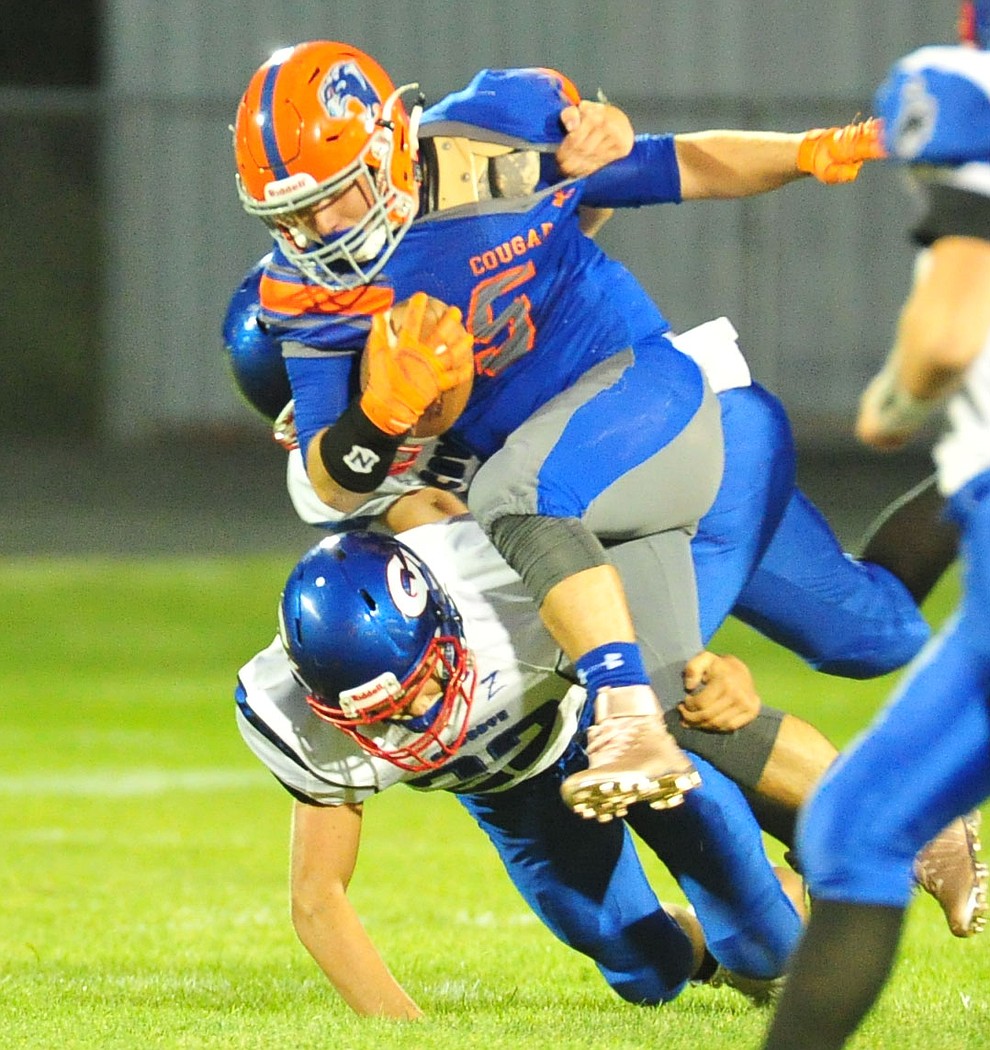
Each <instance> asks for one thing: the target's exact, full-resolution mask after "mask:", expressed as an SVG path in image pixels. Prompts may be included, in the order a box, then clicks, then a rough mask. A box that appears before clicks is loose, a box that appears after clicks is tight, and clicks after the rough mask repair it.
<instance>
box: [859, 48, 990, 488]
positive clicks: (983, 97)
mask: <svg viewBox="0 0 990 1050" xmlns="http://www.w3.org/2000/svg"><path fill="white" fill-rule="evenodd" d="M874 111H875V112H876V115H877V116H879V117H882V118H883V121H884V125H885V128H886V131H885V138H886V140H887V143H886V144H887V147H888V150H889V151H890V153H891V155H892V156H893V157H895V158H897V159H899V160H902V161H904V162H906V163H908V164H910V165H911V168H910V171H911V173H912V177H913V179H914V182H915V186H916V189H917V190H918V192H919V195H920V197H921V198H922V200H923V202H924V204H925V208H926V212H925V214H924V216H923V217H922V219H921V221H920V222H919V224H918V227H917V230H916V234H917V237H918V239H919V241H921V242H922V243H924V244H929V243H931V242H932V241H934V240H936V239H938V238H939V237H942V236H951V235H953V234H957V235H962V236H974V237H983V238H985V239H986V240H988V241H990V52H986V51H979V50H976V49H974V48H969V47H923V48H920V49H918V50H917V51H913V52H912V53H911V54H909V55H906V56H905V57H904V58H902V59H900V61H898V62H897V63H895V64H894V66H893V68H892V69H891V71H890V73H889V74H888V77H887V79H886V80H885V82H884V84H883V85H882V86H881V88H880V90H879V91H878V92H877V98H876V105H875V107H874ZM922 264H923V262H922ZM987 294H988V295H990V289H987ZM945 415H946V424H947V425H946V430H945V432H944V434H943V435H942V437H941V438H940V439H939V441H938V442H937V443H936V445H935V447H934V449H933V456H934V459H935V465H936V468H937V470H938V481H939V489H940V490H941V492H942V494H943V495H945V496H951V495H952V494H953V493H955V492H957V491H958V490H959V489H960V488H962V487H963V486H964V485H965V484H966V483H967V482H968V481H970V480H971V479H972V478H974V477H976V476H977V475H978V474H982V473H983V472H984V471H987V470H990V333H988V338H987V344H986V346H985V347H984V349H983V352H982V353H981V354H980V356H979V357H978V358H977V359H976V360H975V361H974V362H973V364H972V365H971V366H970V368H969V370H968V372H967V373H966V377H965V381H964V384H963V387H962V389H961V390H960V391H959V392H958V393H956V394H955V395H954V396H953V397H952V398H950V399H949V401H948V403H947V405H946V411H945Z"/></svg>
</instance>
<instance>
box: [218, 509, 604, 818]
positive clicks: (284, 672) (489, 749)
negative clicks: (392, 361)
mask: <svg viewBox="0 0 990 1050" xmlns="http://www.w3.org/2000/svg"><path fill="white" fill-rule="evenodd" d="M401 539H402V542H403V543H405V544H407V545H408V546H409V547H411V548H412V549H413V550H414V551H415V552H416V553H417V554H418V555H419V556H420V557H421V558H422V559H423V560H424V561H425V562H426V564H427V565H428V566H429V567H430V569H431V570H432V571H433V573H434V575H435V576H436V577H437V579H438V580H439V581H440V583H442V584H443V586H444V587H445V588H446V590H447V592H448V594H449V595H450V597H451V598H452V599H453V601H454V604H455V605H456V606H457V608H458V610H459V612H460V614H461V617H462V620H463V624H464V635H465V639H466V643H467V646H468V648H469V649H470V650H471V651H472V653H473V654H474V658H475V667H476V676H477V684H476V686H475V691H474V703H473V706H472V708H471V713H470V717H469V728H468V732H467V736H466V738H465V740H464V743H463V744H462V746H461V747H460V749H459V750H458V752H457V753H456V755H454V756H453V757H452V758H450V759H448V760H447V761H446V762H445V763H444V764H443V765H442V766H440V767H439V768H438V769H436V770H431V771H430V772H427V773H411V772H407V771H405V770H402V769H400V768H399V767H397V766H394V765H392V764H391V763H390V762H388V761H387V760H385V759H383V758H376V757H375V756H373V755H371V754H369V753H368V752H366V751H364V750H362V748H361V747H360V746H359V745H358V744H356V743H354V742H353V741H352V740H351V739H350V738H349V737H348V736H347V735H345V734H344V733H342V732H340V730H338V729H335V728H334V727H333V726H332V725H330V724H328V723H326V722H324V721H322V720H321V719H320V718H318V717H317V715H316V714H314V713H313V711H312V710H311V709H310V707H309V705H308V704H307V703H306V696H305V691H304V690H303V689H302V688H301V686H300V685H299V684H298V683H297V681H296V680H295V679H294V677H293V675H292V669H291V667H290V665H289V661H288V659H287V657H286V655H285V651H284V650H283V648H282V644H281V642H280V641H279V639H278V638H276V639H275V641H274V642H272V644H271V645H269V646H268V648H267V649H264V650H262V651H261V652H260V653H258V655H257V656H255V657H254V659H253V660H251V661H250V662H249V663H247V664H246V665H245V666H244V667H243V668H241V671H240V675H239V683H238V690H237V724H238V728H239V729H240V732H241V735H242V736H243V738H244V740H245V742H246V743H247V745H248V747H249V748H250V749H251V750H252V751H253V752H254V753H255V754H256V755H257V756H258V758H260V759H261V761H262V762H263V763H264V764H265V765H266V766H267V767H268V768H269V769H270V770H271V772H272V773H273V774H274V775H275V777H276V778H277V779H278V780H280V781H281V782H282V783H283V784H284V785H285V786H286V787H287V788H289V790H290V791H291V792H292V793H293V794H294V795H296V796H297V797H300V798H303V799H305V800H307V801H311V802H313V803H316V804H319V805H339V804H341V803H344V802H361V801H362V800H364V799H366V798H368V797H370V796H371V795H373V794H375V793H377V792H379V791H383V790H384V789H385V788H387V787H389V786H390V785H392V784H398V783H405V784H408V785H409V786H410V787H413V788H417V789H420V790H424V791H435V790H449V791H458V792H491V791H500V790H504V789H505V788H508V787H511V786H513V785H514V784H517V783H519V782H520V781H522V780H525V779H527V778H529V777H532V776H534V775H535V774H537V773H540V772H542V771H543V770H545V769H547V768H548V767H550V766H551V765H552V764H553V763H554V762H556V761H557V760H558V759H559V758H560V757H561V756H562V755H563V753H564V751H565V750H566V749H567V746H568V744H569V743H570V741H571V740H572V738H573V737H574V735H575V733H576V731H577V726H578V718H579V716H580V712H581V709H582V707H583V705H584V701H585V693H584V690H583V689H581V688H579V687H577V686H571V685H570V683H569V682H568V681H566V680H565V679H563V678H561V677H560V676H559V675H558V674H557V673H556V669H557V667H558V665H559V663H560V662H561V656H560V651H559V649H558V648H557V646H556V643H555V642H554V641H553V639H552V638H551V637H550V635H549V634H548V633H547V631H546V629H545V628H544V627H543V624H542V622H541V620H540V618H539V614H538V612H537V609H536V606H535V604H534V603H533V601H532V600H531V599H530V598H529V597H528V596H527V594H526V592H525V589H524V588H523V586H522V582H521V581H520V579H519V577H518V576H517V575H516V574H515V573H514V572H513V571H512V569H510V568H509V567H508V566H507V565H506V564H505V562H504V561H503V560H502V558H501V557H500V556H499V555H498V553H497V552H496V551H495V549H494V548H493V547H492V545H491V544H490V543H489V541H488V540H487V538H486V537H485V535H484V533H483V532H482V531H481V529H480V527H479V526H478V525H477V523H476V522H475V521H474V520H473V519H471V518H468V517H464V518H459V519H456V520H452V521H444V522H439V523H435V524H430V525H423V526H420V527H419V528H416V529H411V530H409V531H408V532H405V533H403V534H402V537H401ZM372 728H373V727H368V729H369V733H370V730H371V729H372ZM374 739H375V740H377V741H379V742H382V741H385V742H387V744H388V746H390V747H395V746H397V745H398V746H401V745H402V744H406V743H409V742H410V740H412V739H414V734H412V733H411V732H410V731H409V730H408V729H405V728H403V727H402V725H401V723H398V722H392V723H388V724H387V728H386V730H385V733H384V734H379V735H375V736H374Z"/></svg>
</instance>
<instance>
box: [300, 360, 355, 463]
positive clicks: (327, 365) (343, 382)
mask: <svg viewBox="0 0 990 1050" xmlns="http://www.w3.org/2000/svg"><path fill="white" fill-rule="evenodd" d="M283 353H284V355H285V364H286V368H287V370H288V373H289V380H290V382H291V384H292V396H293V399H294V401H295V408H296V430H297V431H298V434H299V447H300V448H301V449H302V450H303V453H304V456H305V451H306V449H308V448H309V443H310V442H311V441H312V440H313V437H314V435H315V434H316V433H317V432H318V431H320V430H322V429H323V428H324V427H328V426H330V425H331V424H332V423H335V422H336V421H337V420H338V419H339V418H340V417H341V415H343V412H344V409H345V408H347V406H348V405H349V404H350V403H351V401H352V400H353V399H354V398H355V397H356V396H357V392H358V391H357V379H356V375H357V367H356V366H357V361H358V358H359V354H358V352H357V351H355V352H354V353H335V354H325V353H320V352H319V351H309V352H307V348H306V347H303V346H302V345H301V344H291V345H289V346H285V347H283Z"/></svg>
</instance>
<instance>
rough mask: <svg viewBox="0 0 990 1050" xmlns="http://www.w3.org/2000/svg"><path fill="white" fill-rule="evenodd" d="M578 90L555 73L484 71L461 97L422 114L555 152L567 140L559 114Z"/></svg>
mask: <svg viewBox="0 0 990 1050" xmlns="http://www.w3.org/2000/svg"><path fill="white" fill-rule="evenodd" d="M578 101H579V96H578V93H577V90H576V89H575V87H574V85H573V84H572V83H571V82H570V81H569V80H568V79H567V78H566V77H565V76H563V75H562V74H560V73H556V72H554V71H553V70H552V69H535V68H534V69H483V70H482V71H481V72H480V73H478V74H477V75H476V76H475V77H474V79H473V80H472V81H471V83H470V84H468V86H467V87H466V88H464V89H463V91H457V92H454V94H452V95H447V96H446V97H445V98H442V99H441V100H440V101H439V102H438V103H437V104H436V105H435V106H430V108H429V109H427V110H426V111H425V112H424V113H423V119H422V122H421V124H420V126H421V128H422V129H423V130H424V131H427V130H428V129H429V126H430V125H431V124H460V125H467V126H470V127H476V128H484V129H485V130H487V131H493V132H496V133H497V134H498V135H500V136H502V137H504V138H506V139H511V140H514V141H517V142H520V143H528V144H531V145H537V146H556V145H558V144H559V143H560V141H561V140H562V139H563V137H564V129H563V126H562V125H561V123H560V111H561V110H562V109H564V108H565V107H566V106H569V105H572V104H576V103H577V102H578Z"/></svg>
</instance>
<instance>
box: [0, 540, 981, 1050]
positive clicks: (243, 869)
mask: <svg viewBox="0 0 990 1050" xmlns="http://www.w3.org/2000/svg"><path fill="white" fill-rule="evenodd" d="M290 567H291V565H290V561H289V559H286V558H276V557H270V556H266V557H258V558H253V559H241V560H237V561H223V560H210V559H186V560H181V559H175V560H167V561H108V560H93V559H88V560H86V561H72V560H0V622H2V624H3V646H2V651H0V711H2V722H0V726H2V732H3V738H2V745H0V746H2V755H3V759H2V763H0V1021H2V1028H0V1031H2V1033H3V1045H4V1046H6V1047H10V1048H18V1050H19V1048H43V1050H61V1048H84V1050H97V1048H99V1050H111V1048H113V1050H116V1048H127V1050H130V1048H137V1047H140V1048H159V1047H161V1048H172V1047H176V1048H178V1047H183V1048H201V1047H202V1048H218V1050H219V1048H235V1047H237V1048H247V1047H251V1048H255V1047H257V1048H261V1047H265V1048H269V1047H272V1048H274V1047H286V1048H293V1050H303V1048H309V1047H313V1048H321V1050H322V1048H333V1050H365V1048H370V1047H388V1048H395V1047H410V1048H416V1050H421V1048H423V1050H428V1048H434V1047H436V1048H440V1047H443V1048H455V1047H456V1048H458V1050H460V1048H469V1047H484V1048H486V1050H502V1048H512V1050H526V1048H529V1047H533V1048H537V1047H539V1048H541V1050H542V1048H544V1047H547V1046H552V1047H554V1048H555V1050H563V1048H572V1047H574V1048H578V1047H580V1048H584V1047H594V1048H604V1050H608V1048H630V1050H632V1048H635V1050H643V1048H648V1047H657V1048H663V1050H715V1048H726V1050H734V1048H755V1047H756V1046H757V1045H758V1043H759V1039H760V1034H761V1033H762V1031H763V1028H764V1025H765V1023H766V1015H765V1014H764V1013H761V1012H760V1011H758V1010H756V1009H754V1008H752V1007H750V1006H749V1005H748V1003H747V1002H746V1001H745V1000H743V999H742V998H741V997H739V996H738V995H737V994H736V993H734V992H732V991H730V990H728V989H717V990H716V989H709V988H690V989H688V990H687V991H686V992H685V993H684V994H683V995H682V996H681V997H680V998H679V999H678V1000H677V1001H675V1002H674V1003H673V1004H671V1005H669V1006H667V1007H665V1008H663V1009H659V1010H652V1009H640V1008H636V1007H632V1006H629V1005H627V1004H624V1003H623V1002H621V1001H620V1000H619V999H618V998H616V997H615V996H614V995H613V994H612V993H611V992H610V991H609V989H608V988H607V986H606V985H605V984H604V982H603V981H602V980H601V979H600V977H599V976H598V973H597V971H596V970H595V969H594V967H593V966H592V965H591V963H590V962H589V961H588V960H586V959H584V958H583V957H581V956H579V955H577V954H576V953H574V952H571V951H569V950H567V949H565V948H564V947H563V946H562V945H560V944H558V943H557V942H556V941H555V940H554V939H553V938H552V937H551V935H550V934H549V933H547V932H546V931H545V930H544V929H543V928H542V927H541V926H540V925H539V924H538V923H537V922H536V920H535V919H533V918H532V916H531V915H530V914H529V913H528V911H527V909H526V908H525V907H524V905H523V904H522V903H521V901H520V900H519V899H518V898H517V896H516V894H515V891H514V890H513V889H512V887H511V886H510V885H509V883H508V880H507V879H506V877H505V875H504V873H503V872H502V870H501V868H500V867H499V866H498V864H497V862H496V860H495V857H494V854H493V853H492V851H491V850H490V848H489V847H488V846H487V843H486V842H485V841H484V840H483V838H482V835H481V833H480V832H479V831H477V829H476V828H475V827H474V826H473V824H472V823H471V822H470V820H469V819H468V818H467V816H466V814H464V813H463V812H462V811H461V810H460V808H459V807H458V806H457V804H456V802H455V801H454V800H453V799H451V798H449V797H447V796H442V795H436V796H434V795H418V794H416V793H414V792H411V791H399V790H396V791H394V792H389V793H387V794H386V795H384V796H382V797H381V798H380V799H376V800H374V801H372V802H371V803H370V804H369V805H368V807H367V814H366V819H365V825H366V827H365V839H364V843H363V846H362V853H361V859H360V862H359V866H358V871H357V874H356V876H355V879H354V882H353V884H352V888H351V892H352V896H353V899H354V900H355V901H356V903H357V906H358V908H359V910H360V912H361V914H362V916H363V918H364V920H365V922H366V925H367V926H368V928H369V930H370V932H371V934H372V937H373V938H374V939H375V940H376V942H377V944H378V946H379V948H380V949H381V951H382V953H383V954H384V956H385V957H386V959H387V960H388V961H389V963H390V965H391V967H392V969H393V971H394V972H395V973H396V975H397V976H398V977H399V978H400V980H401V981H402V982H403V983H404V984H405V985H406V987H407V988H408V989H409V990H410V992H411V993H412V995H413V996H414V997H415V998H416V999H417V1001H418V1002H419V1003H420V1004H421V1005H422V1006H424V1007H425V1008H426V1010H427V1012H428V1014H429V1018H428V1019H427V1020H425V1021H423V1022H420V1023H418V1024H415V1025H412V1026H396V1025H393V1024H389V1023H387V1022H369V1021H367V1020H360V1019H357V1018H355V1017H352V1016H351V1015H350V1014H349V1013H348V1011H347V1010H346V1008H345V1007H343V1005H342V1004H341V1003H340V1002H339V1001H338V1000H337V999H336V997H335V995H334V994H333V993H332V991H331V990H330V989H329V986H327V985H326V984H325V982H324V981H323V979H322V977H321V976H320V975H319V974H318V972H317V971H316V969H315V966H314V965H313V964H312V963H311V961H310V960H309V958H308V956H307V955H306V954H305V952H304V951H303V949H302V948H301V947H300V946H299V945H298V943H297V942H296V941H295V939H294V935H293V933H292V930H291V927H290V924H289V920H288V912H287V903H286V881H287V879H286V857H287V837H288V820H287V818H288V812H289V804H288V796H286V795H285V794H284V793H283V792H282V790H281V789H280V788H279V787H278V786H277V785H276V784H275V783H274V781H273V780H272V779H271V778H270V777H269V776H268V774H267V773H266V772H265V771H264V770H262V769H261V767H260V766H259V765H258V764H257V763H256V761H255V760H254V759H253V758H252V756H250V755H249V754H248V752H247V750H246V749H245V748H244V746H243V745H242V744H241V742H240V739H239V737H238V735H237V733H236V730H235V728H234V722H233V707H232V700H231V694H232V689H233V682H234V676H235V673H236V670H237V668H238V666H239V665H240V664H241V663H243V662H244V660H246V659H247V658H248V657H249V656H250V655H252V654H253V653H254V652H255V651H256V650H257V649H259V648H260V647H261V646H262V645H264V644H266V643H267V642H268V641H269V639H270V637H271V635H272V633H273V629H274V604H275V598H276V595H277V593H278V590H279V586H280V583H281V581H282V579H283V578H284V575H285V573H286V572H287V571H288V569H289V568H290ZM954 587H955V583H954V581H951V580H950V581H948V583H947V584H946V586H944V587H943V588H942V589H941V591H940V592H939V593H938V594H937V595H936V596H935V598H934V599H933V601H932V602H931V603H930V605H929V612H930V614H931V616H932V618H933V619H934V620H938V619H940V618H941V616H942V615H943V613H944V609H945V608H946V607H947V604H948V603H949V602H951V599H952V596H953V591H954ZM714 648H716V649H723V650H731V651H735V652H737V653H738V654H739V655H741V656H743V657H744V658H745V659H746V660H748V662H749V663H750V665H751V666H752V668H753V670H754V672H755V674H756V677H757V681H758V683H759V684H760V686H761V691H762V693H763V696H764V699H765V700H767V701H768V702H774V703H778V704H779V705H780V706H783V707H786V708H788V709H789V710H793V711H794V712H795V713H798V714H802V715H806V716H809V717H811V718H812V719H813V720H814V721H815V722H816V723H817V724H818V725H819V726H820V727H821V728H822V729H823V730H824V731H825V732H826V733H827V734H828V735H829V736H831V737H832V739H833V740H835V741H836V742H837V743H842V742H844V741H846V740H848V739H849V737H850V736H851V734H852V733H854V732H855V731H856V729H858V728H859V727H860V726H861V725H862V724H863V723H864V722H865V720H866V719H867V717H868V715H869V714H870V713H871V712H872V711H873V710H874V708H875V707H876V705H877V703H878V702H879V700H880V699H881V697H882V696H883V695H884V693H885V692H886V691H887V690H888V689H889V687H890V685H891V684H892V680H891V679H887V680H884V681H881V682H872V683H848V682H842V681H839V680H836V679H829V678H825V677H822V676H817V675H815V674H813V673H811V672H810V671H808V670H807V669H805V668H804V667H803V666H802V665H801V664H799V663H798V661H796V660H795V659H794V658H793V657H790V656H789V655H788V654H785V653H782V652H781V651H780V650H777V649H774V648H773V647H771V646H770V645H768V644H766V643H763V642H762V641H761V640H760V639H759V638H758V637H757V636H756V635H754V634H753V633H752V632H750V631H748V630H746V629H744V628H740V627H738V626H731V625H730V626H729V627H727V628H726V629H725V630H724V631H723V634H722V635H721V636H720V637H719V639H717V644H716V645H715V646H714ZM770 849H771V854H772V855H773V856H775V857H777V856H779V849H778V848H777V847H776V846H775V845H772V844H771V846H770ZM647 863H648V865H649V861H647ZM649 866H650V871H651V872H653V873H655V876H656V879H655V881H656V884H657V886H658V888H659V890H660V893H661V896H663V897H665V898H666V899H671V900H678V899H681V898H680V896H679V893H678V891H677V889H676V887H675V886H674V885H673V884H672V883H671V881H670V880H669V878H668V877H667V876H666V875H665V873H664V872H663V871H662V870H660V869H659V867H658V866H657V865H656V864H655V863H654V864H653V865H649ZM988 937H990V934H985V935H984V936H983V937H982V938H977V939H975V940H974V941H968V942H960V941H957V940H956V939H954V938H953V937H951V936H950V935H949V933H948V932H947V930H946V929H945V927H944V925H943V923H942V920H941V915H940V913H939V911H938V909H937V907H936V906H935V904H934V903H933V902H932V901H931V900H930V899H929V898H927V897H919V898H918V899H917V901H916V903H915V905H914V906H913V908H912V910H911V914H910V922H909V927H908V931H907V936H906V941H905V945H904V950H903V953H902V956H901V959H900V963H899V966H898V969H897V972H896V975H895V978H894V980H893V982H892V984H891V985H890V987H889V988H888V990H887V993H886V995H885V996H884V999H883V1001H882V1003H881V1005H880V1007H879V1009H878V1011H877V1012H876V1014H875V1015H874V1017H873V1018H872V1019H871V1020H870V1021H869V1022H868V1024H867V1026H866V1027H865V1028H864V1030H863V1031H862V1033H861V1034H860V1036H859V1037H858V1039H857V1040H856V1042H855V1043H854V1044H853V1045H854V1047H856V1048H859V1050H885V1048H897V1050H913V1048H918V1050H921V1048H924V1050H933V1048H939V1050H954V1048H962V1047H986V1046H987V1042H988V1035H987V1033H988V1031H990V940H988V939H987V938H988Z"/></svg>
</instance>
